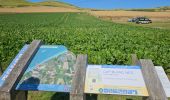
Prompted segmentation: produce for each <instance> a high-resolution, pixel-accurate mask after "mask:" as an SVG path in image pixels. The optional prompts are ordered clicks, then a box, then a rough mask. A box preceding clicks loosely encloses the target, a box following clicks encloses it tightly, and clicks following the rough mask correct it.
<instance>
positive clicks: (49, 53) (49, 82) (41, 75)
mask: <svg viewBox="0 0 170 100" xmlns="http://www.w3.org/2000/svg"><path fill="white" fill-rule="evenodd" d="M75 62H76V58H75V56H74V55H73V54H72V53H70V52H69V51H68V50H67V48H66V47H64V46H61V45H52V46H50V45H42V46H41V47H40V48H39V50H38V51H37V53H36V54H35V56H34V58H33V59H32V61H31V63H30V65H29V66H28V68H27V70H26V72H25V73H24V75H23V77H22V78H21V80H20V82H19V84H18V85H17V87H16V89H17V90H42V91H58V92H69V91H70V87H71V82H72V75H73V74H74V64H75Z"/></svg>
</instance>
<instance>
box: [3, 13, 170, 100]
mask: <svg viewBox="0 0 170 100" xmlns="http://www.w3.org/2000/svg"><path fill="white" fill-rule="evenodd" d="M0 37H1V39H0V65H1V66H2V67H3V69H5V68H6V67H7V66H8V65H9V63H10V62H11V61H12V59H13V58H14V57H15V55H16V54H17V52H18V51H19V50H20V49H21V48H22V46H23V45H24V44H25V43H30V42H31V41H32V40H34V39H40V40H42V41H43V42H44V43H45V44H58V45H60V44H61V45H65V46H66V47H67V48H68V49H69V50H70V51H72V52H74V53H75V54H80V53H82V54H88V63H90V64H130V63H131V54H132V53H136V54H137V56H138V58H140V59H143V58H148V59H152V60H153V62H154V64H155V65H161V66H164V69H165V70H166V72H167V73H168V72H170V30H165V29H153V28H145V27H140V26H132V25H124V24H117V23H112V22H111V21H104V20H100V19H97V18H95V17H93V16H90V15H88V14H86V13H30V14H0ZM168 66H169V67H168ZM34 94H35V93H32V92H31V93H30V95H29V100H38V99H37V98H39V99H40V100H49V99H51V98H52V97H55V96H56V94H55V93H47V92H45V93H44V92H43V93H38V94H37V95H34ZM64 97H65V96H63V98H64ZM31 98H34V99H31ZM65 98H66V97H65ZM100 98H102V97H100ZM51 100H52V99H51ZM101 100H102V99H101ZM108 100H109V99H108Z"/></svg>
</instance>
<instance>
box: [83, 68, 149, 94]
mask: <svg viewBox="0 0 170 100" xmlns="http://www.w3.org/2000/svg"><path fill="white" fill-rule="evenodd" d="M85 93H95V94H118V95H119V94H120V95H137V96H148V92H147V88H146V85H145V82H144V79H143V76H142V72H141V67H140V66H121V65H88V67H87V73H86V81H85Z"/></svg>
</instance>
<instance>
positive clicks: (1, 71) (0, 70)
mask: <svg viewBox="0 0 170 100" xmlns="http://www.w3.org/2000/svg"><path fill="white" fill-rule="evenodd" d="M2 74H3V69H2V66H1V62H0V75H2Z"/></svg>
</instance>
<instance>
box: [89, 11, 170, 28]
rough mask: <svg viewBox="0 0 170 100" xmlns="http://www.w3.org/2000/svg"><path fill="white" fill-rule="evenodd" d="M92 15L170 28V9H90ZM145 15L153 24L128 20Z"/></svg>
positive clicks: (117, 20) (116, 20) (153, 26)
mask: <svg viewBox="0 0 170 100" xmlns="http://www.w3.org/2000/svg"><path fill="white" fill-rule="evenodd" d="M89 13H90V14H91V15H94V16H96V17H98V18H101V19H107V20H111V21H112V22H115V23H123V24H127V25H133V26H143V27H151V28H160V29H170V11H168V10H167V11H123V10H122V11H120V10H119V11H107V10H106V11H89ZM140 16H145V17H147V18H149V19H151V20H152V22H153V23H152V24H143V25H138V24H136V23H130V22H128V19H130V18H134V17H140Z"/></svg>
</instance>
